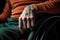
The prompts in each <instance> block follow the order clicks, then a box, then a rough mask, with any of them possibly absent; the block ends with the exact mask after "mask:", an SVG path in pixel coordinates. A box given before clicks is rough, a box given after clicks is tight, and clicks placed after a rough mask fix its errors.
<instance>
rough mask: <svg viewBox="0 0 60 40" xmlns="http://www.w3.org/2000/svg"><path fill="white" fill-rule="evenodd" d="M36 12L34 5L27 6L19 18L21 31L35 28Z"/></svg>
mask: <svg viewBox="0 0 60 40" xmlns="http://www.w3.org/2000/svg"><path fill="white" fill-rule="evenodd" d="M33 10H34V8H33V6H32V5H29V6H27V7H26V8H25V9H24V10H23V12H22V14H21V16H20V17H19V28H20V31H22V30H21V29H22V28H24V29H29V28H31V27H34V20H35V18H34V15H33V14H34V13H33V12H32V11H33Z"/></svg>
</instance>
